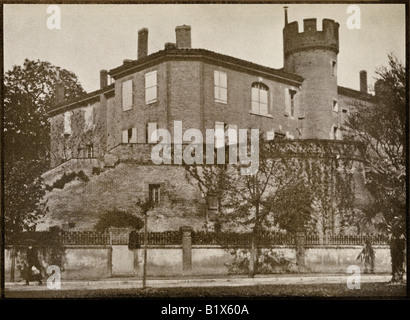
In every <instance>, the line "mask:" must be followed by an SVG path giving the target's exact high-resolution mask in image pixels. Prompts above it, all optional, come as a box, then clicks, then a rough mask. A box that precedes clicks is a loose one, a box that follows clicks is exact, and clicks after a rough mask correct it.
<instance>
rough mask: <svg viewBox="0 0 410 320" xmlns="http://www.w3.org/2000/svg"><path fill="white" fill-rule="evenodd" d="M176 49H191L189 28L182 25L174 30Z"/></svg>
mask: <svg viewBox="0 0 410 320" xmlns="http://www.w3.org/2000/svg"><path fill="white" fill-rule="evenodd" d="M175 35H176V38H177V48H178V49H191V26H187V25H185V24H184V25H183V26H178V27H176V28H175Z"/></svg>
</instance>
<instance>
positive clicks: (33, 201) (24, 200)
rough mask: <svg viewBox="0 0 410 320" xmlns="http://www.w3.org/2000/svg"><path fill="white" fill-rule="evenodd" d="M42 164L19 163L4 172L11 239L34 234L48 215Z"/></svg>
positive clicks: (6, 232)
mask: <svg viewBox="0 0 410 320" xmlns="http://www.w3.org/2000/svg"><path fill="white" fill-rule="evenodd" d="M41 166H42V164H41V162H39V161H36V160H31V161H17V162H15V163H14V165H13V166H11V167H9V168H8V170H5V171H4V181H5V188H4V198H3V199H4V211H5V212H4V222H5V223H4V226H5V234H6V235H7V236H10V235H15V234H18V233H20V232H23V231H33V229H34V228H35V224H36V222H37V221H38V220H39V219H40V218H41V217H42V215H43V214H44V213H45V209H46V202H45V201H43V200H42V199H43V196H44V195H45V188H44V185H43V183H42V179H41V177H40V176H39V175H38V172H39V171H40V170H41Z"/></svg>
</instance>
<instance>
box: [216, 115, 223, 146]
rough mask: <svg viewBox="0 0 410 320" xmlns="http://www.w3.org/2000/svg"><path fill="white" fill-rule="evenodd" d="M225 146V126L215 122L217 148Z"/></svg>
mask: <svg viewBox="0 0 410 320" xmlns="http://www.w3.org/2000/svg"><path fill="white" fill-rule="evenodd" d="M224 145H225V124H224V123H223V122H218V121H217V122H215V148H221V147H223V146H224Z"/></svg>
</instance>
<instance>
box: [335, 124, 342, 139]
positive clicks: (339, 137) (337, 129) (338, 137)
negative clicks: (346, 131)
mask: <svg viewBox="0 0 410 320" xmlns="http://www.w3.org/2000/svg"><path fill="white" fill-rule="evenodd" d="M333 139H335V140H341V136H340V129H339V127H338V126H333Z"/></svg>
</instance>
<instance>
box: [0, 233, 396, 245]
mask: <svg viewBox="0 0 410 320" xmlns="http://www.w3.org/2000/svg"><path fill="white" fill-rule="evenodd" d="M37 234H39V235H37ZM23 236H24V237H23ZM40 236H41V237H40ZM20 238H21V241H18V243H20V242H21V243H22V244H25V243H26V242H27V241H28V240H27V241H25V240H26V238H27V239H28V238H30V239H34V240H31V241H32V242H36V243H37V242H38V243H43V244H51V242H52V241H51V240H50V239H51V233H50V235H49V233H48V232H43V233H41V234H40V233H39V232H32V233H28V232H27V233H23V234H22V236H21V237H19V239H20ZM43 238H44V239H43ZM304 238H305V239H304V243H305V245H363V244H365V242H366V241H369V242H370V243H371V244H373V245H387V244H388V243H389V237H388V236H387V235H383V234H377V235H325V236H320V235H316V234H308V235H306V236H305V237H304ZM52 239H53V242H55V243H59V244H62V245H128V244H129V243H130V242H132V243H134V244H135V245H137V246H142V245H143V243H144V233H143V232H133V233H131V234H130V232H120V230H118V232H104V233H100V232H96V231H61V233H53V237H52ZM255 240H256V243H258V244H259V245H262V246H263V245H295V244H296V240H297V237H296V236H293V235H289V234H283V233H268V232H267V233H262V234H260V235H259V236H258V237H257V238H256V239H255ZM191 241H192V244H193V245H220V246H250V245H251V243H252V234H251V233H236V232H205V231H193V232H192V233H191ZM14 242H16V241H14ZM12 243H13V241H11V238H9V237H6V245H7V244H12ZM27 243H29V242H27ZM30 243H31V242H30ZM181 243H182V236H181V232H180V231H164V232H148V233H147V244H148V245H181Z"/></svg>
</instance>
